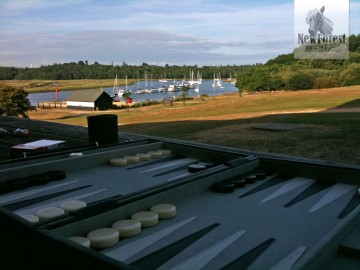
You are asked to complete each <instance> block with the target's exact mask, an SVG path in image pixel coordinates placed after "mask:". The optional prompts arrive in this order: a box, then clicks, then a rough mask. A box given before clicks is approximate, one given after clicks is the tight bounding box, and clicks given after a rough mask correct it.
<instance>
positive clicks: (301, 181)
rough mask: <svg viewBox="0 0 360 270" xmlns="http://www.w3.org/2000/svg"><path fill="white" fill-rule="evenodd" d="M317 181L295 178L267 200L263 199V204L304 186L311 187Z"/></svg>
mask: <svg viewBox="0 0 360 270" xmlns="http://www.w3.org/2000/svg"><path fill="white" fill-rule="evenodd" d="M315 181H316V180H315V179H310V178H302V177H295V178H293V179H291V180H289V181H287V183H286V184H285V185H283V186H282V187H280V188H279V189H278V190H276V191H275V192H274V193H272V194H270V195H269V196H267V197H266V198H265V199H263V200H262V201H261V202H262V203H265V202H268V201H270V200H272V199H275V198H277V197H279V196H281V195H283V194H285V193H287V192H289V191H292V190H294V189H296V188H298V187H301V186H304V185H310V184H312V183H314V182H315Z"/></svg>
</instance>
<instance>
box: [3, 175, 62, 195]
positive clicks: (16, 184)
mask: <svg viewBox="0 0 360 270" xmlns="http://www.w3.org/2000/svg"><path fill="white" fill-rule="evenodd" d="M64 178H66V172H64V171H61V170H54V171H48V172H45V173H42V174H36V175H31V176H28V177H24V178H17V179H11V180H8V181H5V182H3V183H2V184H1V185H0V193H6V192H10V191H15V190H19V189H24V188H27V187H30V186H37V185H44V184H46V183H48V182H51V181H57V180H62V179H64Z"/></svg>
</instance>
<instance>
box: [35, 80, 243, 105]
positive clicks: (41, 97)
mask: <svg viewBox="0 0 360 270" xmlns="http://www.w3.org/2000/svg"><path fill="white" fill-rule="evenodd" d="M173 83H174V82H173V81H168V82H167V83H162V82H159V81H153V82H152V83H150V82H148V83H147V85H146V82H145V81H141V82H140V83H139V85H138V83H135V84H134V85H129V86H128V87H127V88H128V89H129V90H130V89H131V91H132V95H131V98H132V99H133V101H134V102H141V101H147V100H161V99H162V98H163V97H170V96H180V95H181V91H178V92H158V93H146V94H135V93H134V92H135V91H136V90H137V89H139V88H141V89H144V88H150V87H153V88H155V89H158V88H159V87H162V86H168V85H170V84H173ZM180 83H181V82H180ZM212 84H213V80H204V81H202V84H201V85H200V87H199V90H200V91H199V93H197V92H195V91H194V90H193V89H190V90H189V91H188V95H189V96H197V95H199V94H205V95H208V96H217V95H221V94H225V93H232V92H237V91H238V88H236V87H235V86H234V85H231V84H230V83H228V82H222V86H223V88H217V87H216V88H214V87H212ZM122 88H123V89H125V88H126V87H125V86H124V87H122ZM103 90H104V91H105V92H107V93H108V94H110V95H113V87H109V88H103ZM77 91H84V90H77ZM71 93H72V91H60V92H59V99H60V100H65V99H66V98H67V97H68V96H69V95H70V94H71ZM28 99H29V100H30V102H31V104H32V105H35V106H36V105H37V103H38V102H44V101H54V100H55V99H56V94H55V89H54V92H46V93H34V94H29V96H28ZM116 99H117V100H120V101H124V100H123V99H122V98H120V99H119V98H116Z"/></svg>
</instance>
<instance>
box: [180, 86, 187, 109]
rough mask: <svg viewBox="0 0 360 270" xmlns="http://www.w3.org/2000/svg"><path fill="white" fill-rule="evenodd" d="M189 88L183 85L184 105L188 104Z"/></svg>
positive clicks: (182, 97) (182, 96)
mask: <svg viewBox="0 0 360 270" xmlns="http://www.w3.org/2000/svg"><path fill="white" fill-rule="evenodd" d="M188 91H189V88H187V87H186V86H185V85H183V86H181V95H180V96H181V99H182V101H183V105H184V106H186V98H187V95H188Z"/></svg>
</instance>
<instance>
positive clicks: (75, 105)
mask: <svg viewBox="0 0 360 270" xmlns="http://www.w3.org/2000/svg"><path fill="white" fill-rule="evenodd" d="M66 105H67V108H68V109H78V110H79V109H80V110H95V111H98V110H108V109H111V108H112V107H113V99H112V97H110V95H109V94H108V93H106V92H104V91H102V90H99V89H91V90H84V91H82V90H81V91H73V92H72V94H71V95H70V96H69V97H68V98H67V99H66Z"/></svg>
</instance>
